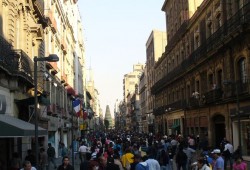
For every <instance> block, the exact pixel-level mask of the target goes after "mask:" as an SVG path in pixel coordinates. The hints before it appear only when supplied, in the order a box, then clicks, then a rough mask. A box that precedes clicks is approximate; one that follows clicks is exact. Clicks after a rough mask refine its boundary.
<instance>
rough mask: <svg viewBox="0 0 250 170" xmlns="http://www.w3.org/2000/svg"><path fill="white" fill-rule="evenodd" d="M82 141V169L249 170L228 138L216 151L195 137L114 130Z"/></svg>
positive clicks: (80, 149)
mask: <svg viewBox="0 0 250 170" xmlns="http://www.w3.org/2000/svg"><path fill="white" fill-rule="evenodd" d="M80 142H81V146H80V147H79V155H80V160H81V165H80V170H93V169H99V170H116V169H117V170H174V169H177V170H181V169H182V170H193V169H194V170H227V169H230V170H247V164H246V162H245V161H243V158H242V157H241V151H240V150H239V148H238V149H236V150H235V151H234V149H233V146H232V144H230V142H229V141H228V140H226V139H225V138H224V139H223V140H222V142H221V146H220V148H213V149H209V148H208V146H207V145H203V146H202V147H200V146H199V145H198V144H197V143H198V142H197V141H196V139H195V138H194V136H193V135H190V136H188V137H187V138H184V137H183V136H182V135H170V136H158V137H156V136H154V135H153V134H152V133H151V134H135V133H124V132H115V131H112V132H110V133H103V134H100V133H99V134H98V135H96V134H93V135H92V136H91V137H89V138H88V139H86V138H85V139H82V140H81V141H80ZM88 146H89V147H88ZM228 163H229V164H228ZM111 167H112V168H111Z"/></svg>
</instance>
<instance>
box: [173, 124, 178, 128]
mask: <svg viewBox="0 0 250 170" xmlns="http://www.w3.org/2000/svg"><path fill="white" fill-rule="evenodd" d="M178 127H180V125H178V124H177V125H173V126H172V129H177V128H178Z"/></svg>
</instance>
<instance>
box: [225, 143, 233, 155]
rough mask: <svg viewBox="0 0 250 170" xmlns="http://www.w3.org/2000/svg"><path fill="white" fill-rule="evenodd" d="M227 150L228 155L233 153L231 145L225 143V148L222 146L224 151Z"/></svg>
mask: <svg viewBox="0 0 250 170" xmlns="http://www.w3.org/2000/svg"><path fill="white" fill-rule="evenodd" d="M227 149H228V150H229V152H230V153H234V147H233V145H231V144H230V143H227V144H226V145H225V146H224V151H226V150H227Z"/></svg>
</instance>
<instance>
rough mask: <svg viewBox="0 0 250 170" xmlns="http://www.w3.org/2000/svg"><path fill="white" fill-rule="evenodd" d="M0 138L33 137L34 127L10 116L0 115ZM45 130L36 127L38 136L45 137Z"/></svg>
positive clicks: (46, 132)
mask: <svg viewBox="0 0 250 170" xmlns="http://www.w3.org/2000/svg"><path fill="white" fill-rule="evenodd" d="M0 127H1V130H0V138H6V137H25V136H26V137H27V136H35V125H34V124H31V123H28V122H25V121H23V120H21V119H17V118H15V117H12V116H8V115H3V114H0ZM47 134H48V131H47V129H43V128H41V127H38V135H39V136H45V135H47Z"/></svg>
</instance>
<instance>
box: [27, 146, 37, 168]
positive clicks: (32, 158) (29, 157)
mask: <svg viewBox="0 0 250 170" xmlns="http://www.w3.org/2000/svg"><path fill="white" fill-rule="evenodd" d="M27 152H28V154H27V156H26V157H25V161H30V163H31V165H32V166H34V167H36V157H35V155H34V154H33V152H32V150H31V149H29V150H28V151H27Z"/></svg>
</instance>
